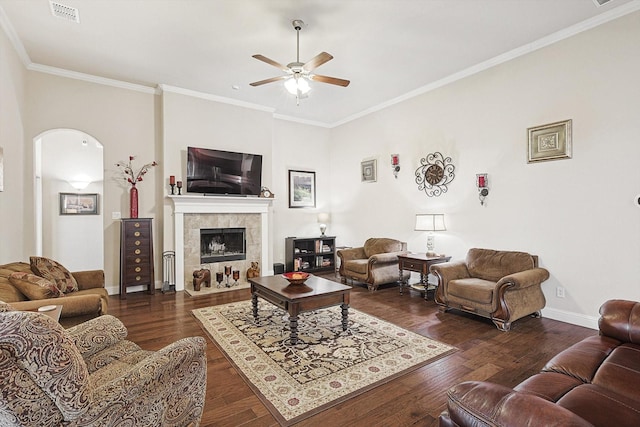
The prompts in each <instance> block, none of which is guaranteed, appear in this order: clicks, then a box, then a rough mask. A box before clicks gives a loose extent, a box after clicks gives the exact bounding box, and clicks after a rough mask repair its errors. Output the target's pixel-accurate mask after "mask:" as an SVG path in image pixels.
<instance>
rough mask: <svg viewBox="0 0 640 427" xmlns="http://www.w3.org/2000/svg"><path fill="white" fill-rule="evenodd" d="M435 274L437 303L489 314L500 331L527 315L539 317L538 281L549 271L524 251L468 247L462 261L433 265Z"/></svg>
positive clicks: (542, 301) (542, 300) (446, 307)
mask: <svg viewBox="0 0 640 427" xmlns="http://www.w3.org/2000/svg"><path fill="white" fill-rule="evenodd" d="M430 271H431V273H433V274H435V275H436V276H437V277H438V288H437V289H436V297H435V300H436V304H438V305H439V306H440V307H439V308H440V311H443V312H444V311H447V310H449V309H451V308H454V309H457V310H462V311H466V312H468V313H473V314H476V315H478V316H482V317H488V318H489V319H491V320H492V321H493V323H494V324H495V325H496V326H497V327H498V329H500V330H501V331H508V330H509V329H510V328H511V322H514V321H516V320H518V319H520V318H522V317H525V316H528V315H530V314H532V315H535V316H540V310H541V309H542V308H544V306H545V304H546V300H545V298H544V294H543V293H542V287H541V284H542V282H544V281H545V280H547V279H548V278H549V272H548V271H547V270H546V269H544V268H539V267H538V257H537V256H535V255H530V254H528V253H526V252H516V251H496V250H492V249H478V248H473V249H469V252H467V257H466V260H465V261H456V262H446V263H443V264H436V265H432V266H431V268H430Z"/></svg>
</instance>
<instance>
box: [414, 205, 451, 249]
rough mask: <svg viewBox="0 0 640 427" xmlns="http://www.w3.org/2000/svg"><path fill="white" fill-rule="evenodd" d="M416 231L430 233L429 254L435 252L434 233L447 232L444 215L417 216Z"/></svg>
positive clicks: (428, 236) (428, 241)
mask: <svg viewBox="0 0 640 427" xmlns="http://www.w3.org/2000/svg"><path fill="white" fill-rule="evenodd" d="M415 229H416V231H428V233H427V253H429V252H433V249H434V247H435V245H434V234H433V232H434V231H446V230H447V227H445V225H444V214H416V228H415Z"/></svg>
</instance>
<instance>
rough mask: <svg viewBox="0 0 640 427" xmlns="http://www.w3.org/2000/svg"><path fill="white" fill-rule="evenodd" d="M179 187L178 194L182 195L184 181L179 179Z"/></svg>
mask: <svg viewBox="0 0 640 427" xmlns="http://www.w3.org/2000/svg"><path fill="white" fill-rule="evenodd" d="M177 187H178V196H181V195H182V181H178V184H177Z"/></svg>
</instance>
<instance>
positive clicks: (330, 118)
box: [0, 0, 640, 126]
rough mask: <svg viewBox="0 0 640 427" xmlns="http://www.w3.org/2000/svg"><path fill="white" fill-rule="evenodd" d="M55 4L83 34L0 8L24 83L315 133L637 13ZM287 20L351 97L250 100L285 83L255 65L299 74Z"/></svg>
mask: <svg viewBox="0 0 640 427" xmlns="http://www.w3.org/2000/svg"><path fill="white" fill-rule="evenodd" d="M56 1H57V2H58V3H60V4H63V5H65V6H69V7H73V8H77V9H78V12H79V20H80V22H79V23H75V22H73V21H70V20H65V19H62V18H58V17H54V16H53V15H52V13H51V8H50V4H49V1H48V0H29V1H25V0H0V25H2V26H3V27H4V28H5V31H7V32H8V33H10V38H11V39H12V40H13V42H14V45H17V46H18V50H19V52H20V54H21V56H22V59H23V60H24V61H25V63H26V64H25V65H27V66H28V67H29V69H36V70H42V71H49V72H54V73H62V74H64V71H63V70H68V71H73V72H76V73H83V74H87V75H91V76H97V77H101V78H108V79H115V80H118V81H123V82H128V83H133V84H137V85H143V86H148V87H150V88H156V87H157V86H158V85H165V86H164V87H165V88H168V90H177V91H195V92H198V93H201V94H206V95H205V96H207V97H212V98H213V99H220V98H222V99H223V100H229V101H230V102H235V103H249V104H254V105H256V106H260V108H266V109H267V110H268V111H273V112H274V114H276V115H277V116H278V117H283V118H288V119H293V120H301V121H308V122H311V123H314V124H318V125H323V126H334V125H336V124H339V123H344V122H346V121H348V120H350V119H352V118H354V117H358V116H359V115H362V114H364V113H366V112H368V111H373V110H375V109H377V108H381V107H382V106H385V105H389V104H392V103H394V102H396V101H397V100H399V99H403V98H406V97H409V96H412V95H415V94H417V93H421V92H424V91H426V90H429V89H430V88H433V87H437V86H438V85H441V84H443V83H444V82H446V81H451V80H453V79H455V78H459V77H461V76H464V75H468V74H471V73H472V72H476V71H478V70H481V69H484V68H487V67H488V66H490V65H492V64H495V63H499V62H502V61H504V60H506V59H509V58H512V57H515V56H517V55H519V54H522V53H524V52H527V51H530V50H531V49H532V48H536V47H539V46H543V45H546V44H548V43H550V42H553V41H556V40H560V39H562V38H564V37H566V36H568V35H571V34H574V33H576V32H578V31H579V30H581V29H585V28H590V27H592V26H594V25H596V24H598V23H600V22H606V21H607V20H609V19H612V18H615V17H618V16H621V15H623V14H626V13H630V12H632V11H636V10H640V0H611V1H609V2H608V3H606V4H604V5H603V6H600V7H597V6H596V3H597V2H598V1H599V2H603V1H606V0H597V1H594V0H56ZM293 19H302V20H303V21H304V22H305V24H306V26H305V27H304V28H303V29H302V31H301V32H300V60H301V62H305V61H307V60H309V59H311V58H312V57H313V56H315V55H317V54H318V53H320V52H322V51H326V52H329V53H330V54H332V55H333V56H334V59H333V60H331V61H329V62H327V63H325V64H324V65H322V66H321V67H319V68H318V69H317V70H315V72H317V73H318V74H323V75H328V76H332V77H338V78H343V79H348V80H350V81H351V84H350V85H349V86H348V87H346V88H344V87H338V86H333V85H328V84H323V83H318V82H313V83H312V90H311V92H310V96H309V97H308V98H305V99H301V100H300V103H299V105H296V99H295V96H292V95H290V94H288V93H287V92H286V91H285V89H284V87H283V85H282V82H277V83H271V84H267V85H264V86H259V87H251V86H249V83H251V82H254V81H257V80H262V79H266V78H269V77H275V76H279V75H281V71H279V70H278V69H277V68H275V67H272V66H270V65H268V64H266V63H264V62H260V61H258V60H256V59H254V58H252V57H251V56H252V55H254V54H258V53H259V54H262V55H264V56H267V57H269V58H271V59H273V60H275V61H278V62H280V63H282V64H288V63H289V62H292V61H295V56H296V32H295V30H294V29H293V27H292V25H291V21H292V20H293ZM51 67H53V68H51ZM178 88H179V89H178Z"/></svg>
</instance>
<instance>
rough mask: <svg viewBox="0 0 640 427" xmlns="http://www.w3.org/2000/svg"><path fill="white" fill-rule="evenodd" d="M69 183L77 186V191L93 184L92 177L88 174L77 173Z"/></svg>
mask: <svg viewBox="0 0 640 427" xmlns="http://www.w3.org/2000/svg"><path fill="white" fill-rule="evenodd" d="M68 182H69V184H70V185H71V186H72V187H73V188H75V189H76V190H77V191H80V190H84V189H85V188H87V187H88V186H89V184H91V178H89V177H88V176H87V175H76V176H75V177H74V178H73V181H68Z"/></svg>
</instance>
